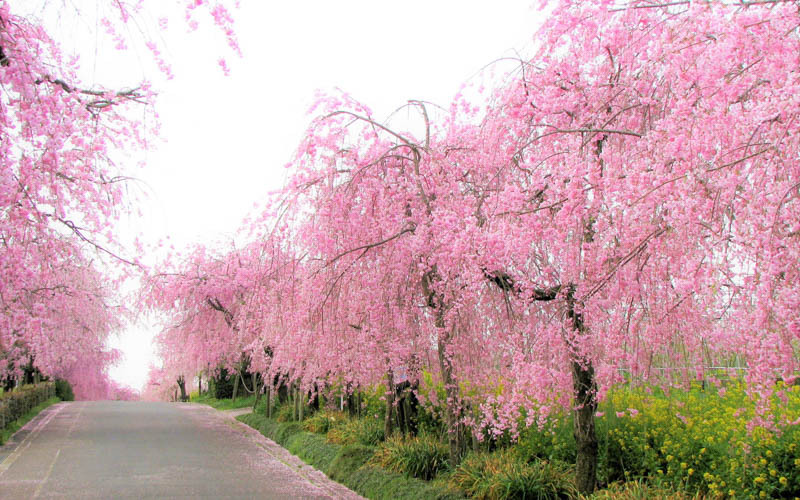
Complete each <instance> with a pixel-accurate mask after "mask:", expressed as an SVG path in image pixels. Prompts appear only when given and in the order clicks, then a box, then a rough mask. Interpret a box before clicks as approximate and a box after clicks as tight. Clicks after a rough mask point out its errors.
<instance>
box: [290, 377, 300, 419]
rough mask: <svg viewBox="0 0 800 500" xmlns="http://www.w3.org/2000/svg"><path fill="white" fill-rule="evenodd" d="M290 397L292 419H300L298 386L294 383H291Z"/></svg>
mask: <svg viewBox="0 0 800 500" xmlns="http://www.w3.org/2000/svg"><path fill="white" fill-rule="evenodd" d="M292 399H293V400H294V401H293V402H294V412H292V420H295V421H297V420H300V388H298V387H297V385H296V384H294V385H293V389H292Z"/></svg>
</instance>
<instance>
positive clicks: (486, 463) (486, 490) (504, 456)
mask: <svg viewBox="0 0 800 500" xmlns="http://www.w3.org/2000/svg"><path fill="white" fill-rule="evenodd" d="M573 475H574V472H573V470H572V468H571V467H570V466H569V465H567V464H564V463H562V462H547V461H544V460H535V461H533V462H531V463H527V462H525V461H524V460H521V459H520V458H519V457H518V456H517V455H516V454H515V453H513V452H511V451H509V450H503V451H500V452H495V453H491V454H490V453H477V454H471V455H468V456H467V457H466V458H465V459H464V461H463V462H462V463H461V464H460V465H459V466H458V467H456V469H455V470H454V472H453V475H452V476H451V482H452V483H453V485H454V486H456V487H458V488H460V489H462V490H463V491H465V492H466V493H467V494H468V495H469V496H472V497H475V498H479V499H487V500H499V499H510V498H542V499H545V498H573V497H576V496H577V490H576V489H575V485H574V483H573Z"/></svg>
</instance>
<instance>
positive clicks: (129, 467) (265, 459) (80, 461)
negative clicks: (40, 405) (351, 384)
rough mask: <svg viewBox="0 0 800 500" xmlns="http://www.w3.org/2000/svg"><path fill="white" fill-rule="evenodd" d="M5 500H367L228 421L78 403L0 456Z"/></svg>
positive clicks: (158, 406) (170, 408)
mask: <svg viewBox="0 0 800 500" xmlns="http://www.w3.org/2000/svg"><path fill="white" fill-rule="evenodd" d="M0 498H2V499H6V498H10V499H17V498H20V499H23V498H109V499H111V498H137V499H138V498H266V499H294V498H298V499H324V498H335V499H360V498H361V497H359V496H358V495H356V494H355V493H353V492H352V491H350V490H348V489H347V488H345V487H344V486H342V485H340V484H338V483H335V482H333V481H331V480H330V479H328V478H327V477H326V476H325V475H324V474H322V473H321V472H319V471H317V470H315V469H313V468H312V467H310V466H308V465H306V464H304V463H303V462H302V461H301V460H300V459H298V458H297V457H295V456H293V455H291V454H290V453H289V452H287V451H286V450H285V449H283V448H281V447H280V446H278V445H276V444H275V443H273V442H272V441H270V440H268V439H267V438H265V437H264V436H262V435H261V434H259V433H258V432H257V431H255V430H253V429H251V428H250V427H248V426H246V425H244V424H242V423H240V422H237V421H236V420H234V419H233V417H232V416H231V415H230V414H226V413H223V412H219V411H217V410H214V409H212V408H210V407H208V406H204V405H195V404H181V403H145V402H123V401H106V402H75V403H59V404H57V405H53V406H51V407H49V408H47V409H46V410H45V411H43V412H42V413H41V414H39V416H37V417H36V418H35V419H34V420H32V421H31V422H30V423H29V424H28V425H26V426H25V428H24V429H22V430H21V431H20V432H18V433H17V434H16V435H15V436H14V438H13V439H11V440H9V442H8V443H6V444H5V445H4V446H2V447H0Z"/></svg>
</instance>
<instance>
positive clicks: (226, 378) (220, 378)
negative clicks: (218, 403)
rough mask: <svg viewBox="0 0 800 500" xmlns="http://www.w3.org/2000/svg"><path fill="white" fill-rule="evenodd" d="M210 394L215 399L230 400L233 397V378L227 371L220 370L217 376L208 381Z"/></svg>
mask: <svg viewBox="0 0 800 500" xmlns="http://www.w3.org/2000/svg"><path fill="white" fill-rule="evenodd" d="M210 387H211V391H209V392H210V393H211V394H213V395H214V398H215V399H231V397H232V396H233V377H232V376H230V375H229V374H228V370H227V369H225V368H221V369H220V370H219V374H217V376H216V377H214V378H212V379H211V380H210Z"/></svg>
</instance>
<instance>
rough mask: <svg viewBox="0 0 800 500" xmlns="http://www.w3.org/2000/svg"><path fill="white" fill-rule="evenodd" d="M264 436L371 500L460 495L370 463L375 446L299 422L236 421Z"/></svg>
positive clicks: (449, 499) (437, 499)
mask: <svg viewBox="0 0 800 500" xmlns="http://www.w3.org/2000/svg"><path fill="white" fill-rule="evenodd" d="M237 419H238V420H240V421H241V422H244V423H245V424H247V425H249V426H250V427H253V428H254V429H256V430H258V431H259V432H260V433H261V434H263V435H265V436H266V437H268V438H270V439H272V440H273V441H275V442H276V443H278V444H280V445H281V446H284V447H285V448H287V449H288V450H289V451H290V452H291V453H293V454H295V455H296V456H298V457H299V458H300V459H301V460H303V461H304V462H306V463H307V464H309V465H311V466H313V467H315V468H317V469H319V470H321V471H322V472H324V473H325V474H327V475H328V476H329V477H330V478H331V479H333V480H335V481H338V482H339V483H342V484H344V485H345V486H347V487H348V488H350V489H352V490H354V491H356V492H358V493H359V494H361V495H363V496H365V497H367V498H371V499H376V500H377V499H381V500H383V499H395V498H399V499H405V498H407V499H415V500H416V499H423V500H424V499H430V500H455V499H459V498H463V495H462V494H460V492H458V491H456V490H453V489H452V488H448V487H447V485H446V484H444V483H436V482H427V481H422V480H419V479H414V478H409V477H406V475H405V474H399V473H396V472H389V471H387V470H384V469H382V468H380V467H374V466H370V465H369V464H367V462H368V461H369V460H370V459H371V458H372V457H373V455H374V454H375V450H376V448H375V447H374V446H365V445H363V444H345V445H343V444H337V443H332V442H330V441H329V439H327V438H326V437H325V435H323V434H315V433H312V432H307V431H304V430H303V427H302V425H301V424H300V423H299V422H277V421H275V420H271V419H268V418H266V417H265V416H264V415H262V414H259V413H249V414H246V415H241V416H239V417H237Z"/></svg>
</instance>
